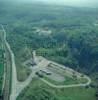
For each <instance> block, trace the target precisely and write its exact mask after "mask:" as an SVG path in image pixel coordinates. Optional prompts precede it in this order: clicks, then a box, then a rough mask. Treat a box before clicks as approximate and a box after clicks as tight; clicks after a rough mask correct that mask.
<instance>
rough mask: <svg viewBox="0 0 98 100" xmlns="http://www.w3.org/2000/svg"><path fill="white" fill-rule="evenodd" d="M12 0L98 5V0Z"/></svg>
mask: <svg viewBox="0 0 98 100" xmlns="http://www.w3.org/2000/svg"><path fill="white" fill-rule="evenodd" d="M12 1H25V2H31V1H32V2H33V1H40V2H44V3H51V4H63V5H70V6H86V7H88V6H90V7H94V6H95V7H98V0H12Z"/></svg>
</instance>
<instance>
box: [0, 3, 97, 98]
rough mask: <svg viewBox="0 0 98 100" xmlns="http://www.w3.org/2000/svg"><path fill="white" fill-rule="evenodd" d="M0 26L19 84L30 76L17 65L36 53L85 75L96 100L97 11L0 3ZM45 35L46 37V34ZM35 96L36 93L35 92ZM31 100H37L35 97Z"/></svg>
mask: <svg viewBox="0 0 98 100" xmlns="http://www.w3.org/2000/svg"><path fill="white" fill-rule="evenodd" d="M1 8H2V9H1ZM0 23H2V24H3V25H4V26H5V29H6V31H7V40H8V42H9V43H10V45H11V48H12V50H13V51H14V53H15V57H16V65H17V71H18V72H17V73H18V79H19V80H20V81H23V80H25V79H26V78H27V77H28V75H29V74H30V70H29V69H28V68H25V67H24V66H22V65H21V61H24V60H25V59H27V58H28V57H29V56H32V55H31V52H32V51H33V50H36V51H37V55H41V56H44V57H46V58H47V59H49V60H53V61H56V62H58V63H61V64H63V65H66V66H68V67H71V68H73V69H75V70H77V71H79V72H83V73H85V74H87V75H89V76H90V77H91V78H92V80H93V82H92V84H91V87H92V88H94V90H95V91H96V92H95V93H94V97H96V100H97V98H98V9H97V8H77V7H70V6H66V7H65V6H53V5H44V4H37V3H34V4H33V6H32V4H28V5H27V4H25V3H24V4H18V3H16V4H14V3H10V2H9V3H6V4H5V3H4V2H1V3H0ZM49 32H50V34H48V33H49ZM20 69H23V70H20ZM21 75H22V76H23V77H22V76H21ZM31 91H32V90H31ZM42 91H45V90H42ZM37 92H39V90H36V93H37ZM43 93H44V92H43ZM30 95H31V94H30ZM33 95H34V94H33ZM45 95H46V94H45ZM50 95H52V94H50ZM27 96H28V95H27ZM39 96H40V94H39ZM32 97H33V96H32ZM83 99H84V100H87V99H85V98H83ZM19 100H22V99H19ZM23 100H26V99H23ZM29 100H31V99H29ZM35 100H41V99H36V97H35ZM42 100H43V99H42ZM47 100H61V99H56V98H55V97H54V99H47ZM62 100H64V99H62ZM68 100H72V99H68ZM73 100H74V99H73ZM75 100H80V99H75ZM81 100H82V99H81ZM93 100H95V99H93Z"/></svg>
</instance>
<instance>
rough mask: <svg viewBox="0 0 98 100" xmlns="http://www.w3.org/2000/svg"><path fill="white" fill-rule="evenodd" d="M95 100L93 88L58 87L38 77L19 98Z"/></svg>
mask: <svg viewBox="0 0 98 100" xmlns="http://www.w3.org/2000/svg"><path fill="white" fill-rule="evenodd" d="M32 99H34V100H95V90H94V89H93V88H85V87H77V88H67V89H66V88H65V89H56V88H52V87H49V86H48V85H47V84H45V83H43V82H42V81H41V80H38V79H37V78H35V79H33V80H32V82H31V84H30V85H29V86H28V87H27V88H26V89H25V90H24V91H23V92H22V93H21V94H20V96H19V97H18V98H17V100H32Z"/></svg>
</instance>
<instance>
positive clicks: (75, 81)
mask: <svg viewBox="0 0 98 100" xmlns="http://www.w3.org/2000/svg"><path fill="white" fill-rule="evenodd" d="M43 78H44V79H45V80H47V81H48V82H50V83H52V84H54V85H72V84H81V83H86V82H87V79H84V78H81V79H73V78H70V77H67V76H65V80H64V81H63V82H57V81H55V80H52V79H50V78H48V77H46V76H44V77H43Z"/></svg>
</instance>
